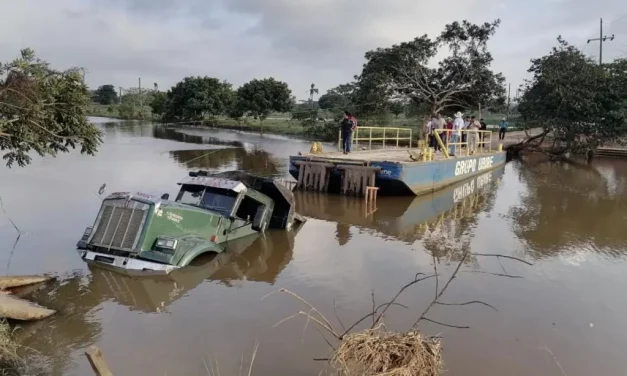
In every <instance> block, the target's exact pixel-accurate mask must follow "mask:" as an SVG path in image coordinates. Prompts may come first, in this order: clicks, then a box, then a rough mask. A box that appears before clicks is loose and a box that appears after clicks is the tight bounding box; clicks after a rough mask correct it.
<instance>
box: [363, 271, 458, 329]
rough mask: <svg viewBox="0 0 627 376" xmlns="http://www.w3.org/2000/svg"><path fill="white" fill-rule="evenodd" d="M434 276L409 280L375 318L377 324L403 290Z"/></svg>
mask: <svg viewBox="0 0 627 376" xmlns="http://www.w3.org/2000/svg"><path fill="white" fill-rule="evenodd" d="M433 277H435V275H429V276H426V277H422V278H418V279H414V280H413V281H411V282H409V283H408V284H406V285H405V286H403V287H402V288H401V289H400V290H399V292H397V293H396V295H395V296H394V298H392V300H391V301H390V302H389V303H387V304H386V305H385V308H384V309H383V312H381V314H379V317H377V319H376V320H375V324H377V323H378V322H379V320H381V317H383V315H384V314H385V312H386V311H387V310H388V308H389V307H390V306H391V305H392V303H394V302H395V301H396V299H398V297H399V296H400V295H401V294H402V293H403V291H405V290H406V289H407V288H409V287H411V286H413V285H415V284H416V283H418V282H421V281H424V280H426V279H429V278H433ZM445 289H446V287H445ZM373 328H374V326H373V327H372V328H371V329H373Z"/></svg>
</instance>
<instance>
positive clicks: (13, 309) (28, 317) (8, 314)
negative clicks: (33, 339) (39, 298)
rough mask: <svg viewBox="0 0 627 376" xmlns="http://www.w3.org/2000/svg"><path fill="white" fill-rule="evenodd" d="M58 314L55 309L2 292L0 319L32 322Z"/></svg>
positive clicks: (0, 295) (0, 293) (0, 294)
mask: <svg viewBox="0 0 627 376" xmlns="http://www.w3.org/2000/svg"><path fill="white" fill-rule="evenodd" d="M55 313H56V311H55V310H53V309H48V308H46V307H42V306H40V305H39V304H37V303H33V302H29V301H28V300H24V299H20V298H18V297H15V296H13V295H11V294H9V293H7V292H4V291H2V292H0V317H5V318H8V319H13V320H21V321H32V320H41V319H45V318H46V317H50V316H52V315H54V314H55Z"/></svg>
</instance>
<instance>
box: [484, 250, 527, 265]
mask: <svg viewBox="0 0 627 376" xmlns="http://www.w3.org/2000/svg"><path fill="white" fill-rule="evenodd" d="M472 255H473V256H482V257H502V258H506V259H510V260H516V261H519V262H522V263H523V264H527V265H530V266H533V264H532V263H530V262H529V261H525V260H523V259H521V258H518V257H514V256H506V255H499V254H492V253H473V254H472Z"/></svg>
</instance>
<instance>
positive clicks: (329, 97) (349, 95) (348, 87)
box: [318, 83, 356, 111]
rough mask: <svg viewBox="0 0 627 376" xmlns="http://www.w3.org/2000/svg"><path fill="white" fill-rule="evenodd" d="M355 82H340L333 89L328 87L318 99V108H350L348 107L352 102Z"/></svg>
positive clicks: (339, 109) (337, 109)
mask: <svg viewBox="0 0 627 376" xmlns="http://www.w3.org/2000/svg"><path fill="white" fill-rule="evenodd" d="M355 89H356V85H355V83H348V84H342V85H339V86H337V87H334V88H333V89H329V90H328V91H327V92H326V93H325V94H323V95H321V96H320V98H319V99H318V105H319V106H320V109H323V110H329V109H333V110H336V111H344V110H347V109H348V110H350V109H349V107H351V105H352V104H353V102H354V98H353V95H354V93H355Z"/></svg>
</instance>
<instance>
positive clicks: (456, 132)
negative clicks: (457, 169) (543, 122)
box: [340, 111, 509, 155]
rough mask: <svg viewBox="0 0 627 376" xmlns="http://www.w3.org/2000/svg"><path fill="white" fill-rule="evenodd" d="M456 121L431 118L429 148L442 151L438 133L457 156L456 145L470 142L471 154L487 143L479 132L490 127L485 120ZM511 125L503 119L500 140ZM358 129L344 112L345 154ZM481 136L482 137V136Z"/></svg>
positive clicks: (459, 117) (461, 117) (457, 116)
mask: <svg viewBox="0 0 627 376" xmlns="http://www.w3.org/2000/svg"><path fill="white" fill-rule="evenodd" d="M454 117H455V119H453V118H450V117H447V118H446V119H444V118H443V117H442V115H441V114H434V115H432V116H431V120H429V122H428V123H427V125H426V127H425V128H426V129H425V134H426V135H427V139H428V142H429V147H432V148H433V149H435V150H436V151H441V149H442V148H441V146H440V143H439V142H438V141H437V139H436V137H435V133H438V135H439V136H440V139H441V140H442V142H443V144H444V145H445V146H448V149H449V154H450V155H455V151H456V149H457V145H455V144H456V143H459V142H462V143H466V142H468V149H469V151H470V153H471V154H472V153H474V152H475V151H476V147H477V145H478V144H480V142H484V141H485V136H486V133H484V132H477V131H486V130H487V129H488V125H487V124H486V122H485V121H484V120H483V119H479V120H477V118H476V117H475V116H465V117H464V115H463V114H462V113H461V112H459V111H458V112H457V113H456V114H455V115H454ZM508 126H509V124H508V123H507V119H506V118H503V119H502V120H501V122H500V123H499V140H503V139H505V133H506V132H507V128H508ZM355 128H357V119H356V118H355V116H353V114H351V113H350V112H348V111H344V114H343V116H342V121H341V123H340V130H341V132H342V151H343V152H344V154H348V153H350V152H351V144H352V136H353V132H354V131H355ZM462 130H466V131H474V132H461V131H462ZM480 134H481V135H480Z"/></svg>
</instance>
